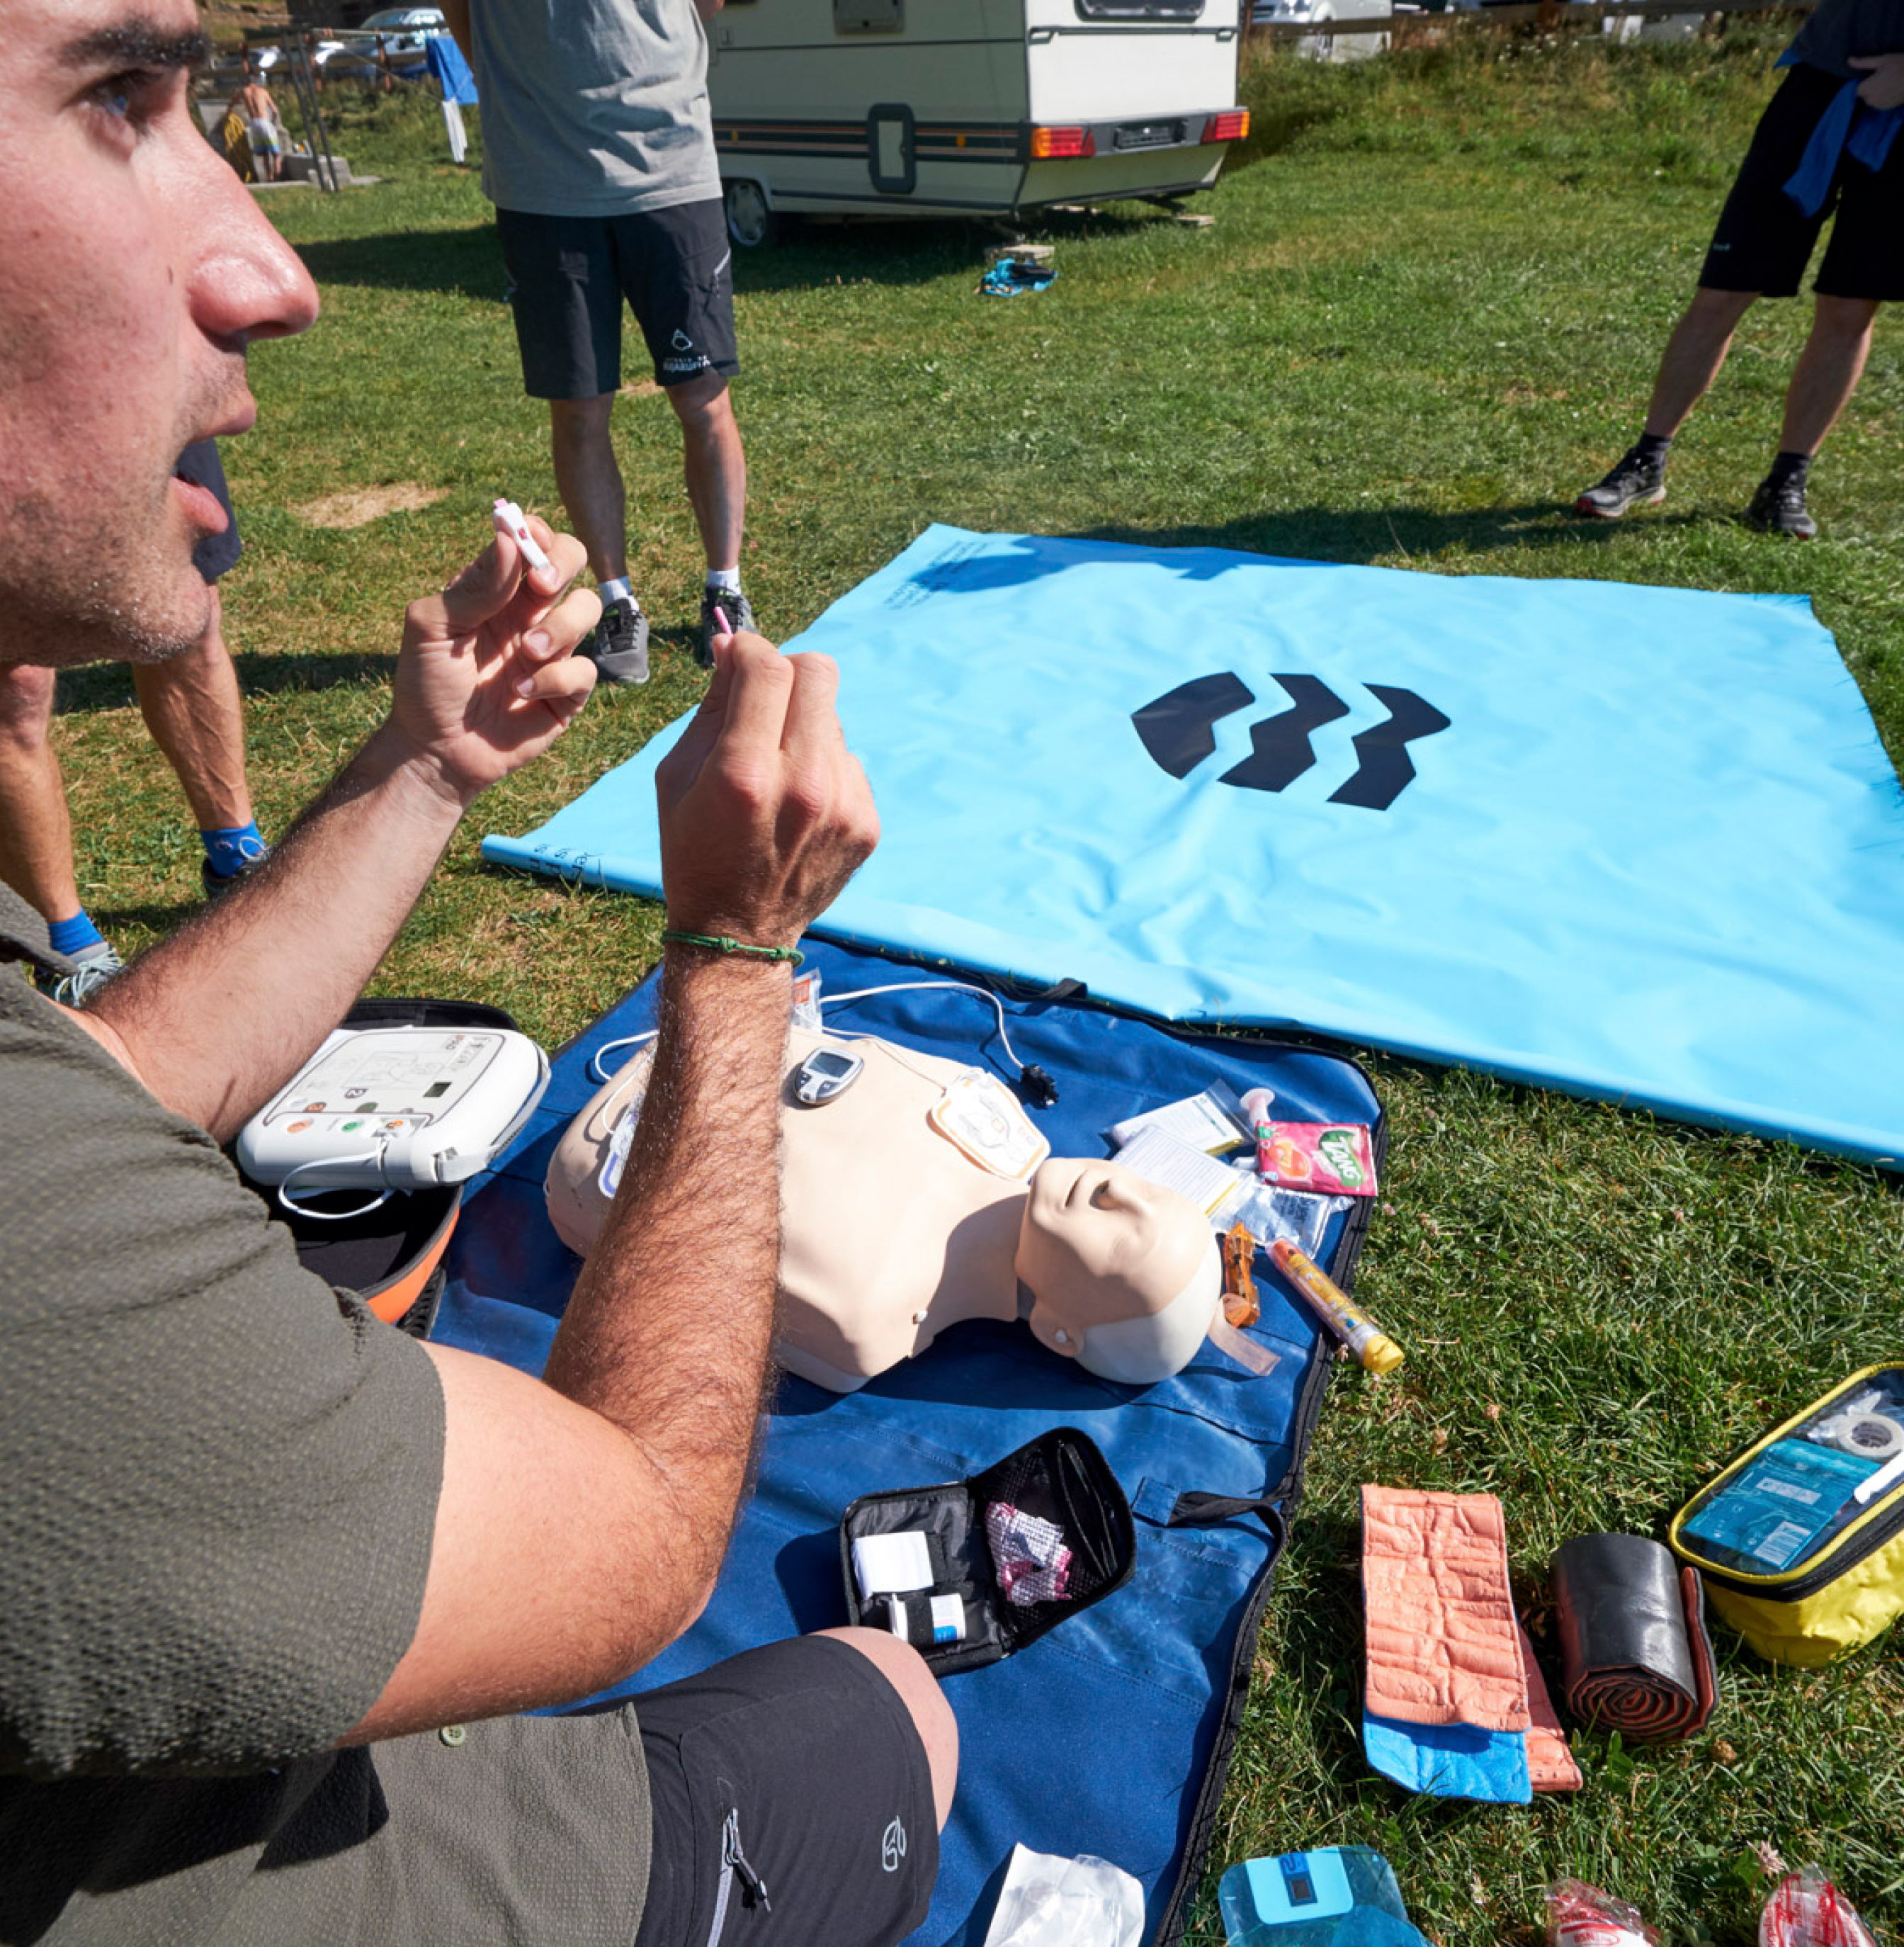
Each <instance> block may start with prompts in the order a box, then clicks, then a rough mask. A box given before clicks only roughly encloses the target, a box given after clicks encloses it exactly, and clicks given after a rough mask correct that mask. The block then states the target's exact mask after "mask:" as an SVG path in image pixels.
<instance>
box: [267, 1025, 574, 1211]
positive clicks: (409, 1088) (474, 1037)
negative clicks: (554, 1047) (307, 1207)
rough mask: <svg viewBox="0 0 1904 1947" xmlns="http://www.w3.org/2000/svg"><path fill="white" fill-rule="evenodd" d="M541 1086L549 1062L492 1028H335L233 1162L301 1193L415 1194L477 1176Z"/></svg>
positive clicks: (525, 1042) (519, 1039)
mask: <svg viewBox="0 0 1904 1947" xmlns="http://www.w3.org/2000/svg"><path fill="white" fill-rule="evenodd" d="M548 1085H549V1057H547V1056H546V1054H543V1052H542V1050H541V1049H540V1048H538V1047H537V1046H536V1044H535V1043H534V1042H533V1041H531V1040H530V1039H529V1037H528V1036H527V1035H524V1034H518V1033H515V1032H513V1031H512V1030H510V1029H500V1028H431V1027H387V1028H339V1029H337V1030H336V1032H334V1033H333V1034H332V1035H329V1037H328V1038H327V1039H326V1041H325V1042H324V1045H323V1046H322V1047H321V1048H319V1049H318V1051H317V1054H315V1055H314V1056H313V1057H311V1060H310V1062H309V1063H308V1064H307V1065H306V1066H305V1067H304V1069H303V1071H302V1072H301V1073H300V1074H299V1075H298V1077H297V1079H296V1080H295V1081H294V1082H292V1084H291V1085H290V1086H289V1088H286V1089H285V1090H284V1091H283V1093H282V1094H280V1095H279V1096H278V1097H277V1099H276V1100H274V1101H273V1102H272V1103H271V1104H270V1106H269V1107H267V1108H265V1109H264V1110H261V1111H260V1113H258V1114H257V1115H255V1116H253V1117H252V1119H251V1120H250V1121H249V1122H247V1123H246V1125H245V1126H244V1128H243V1131H241V1132H240V1135H239V1138H238V1162H239V1166H240V1168H241V1169H243V1171H244V1172H245V1173H246V1175H247V1176H249V1177H251V1178H252V1179H253V1180H254V1181H257V1182H259V1183H273V1184H276V1183H283V1181H285V1180H286V1178H288V1177H290V1176H292V1175H294V1174H295V1176H296V1178H297V1181H298V1188H299V1189H300V1190H306V1189H312V1190H315V1189H326V1188H333V1189H334V1188H338V1187H343V1186H346V1185H352V1184H376V1185H380V1186H382V1187H384V1188H385V1189H390V1190H422V1189H427V1188H428V1187H431V1186H433V1185H435V1184H444V1183H461V1182H462V1181H465V1179H466V1178H469V1177H472V1176H474V1175H475V1174H476V1173H477V1172H478V1170H481V1169H485V1168H487V1165H489V1163H490V1161H491V1160H492V1159H493V1158H494V1157H495V1156H496V1154H497V1153H498V1152H499V1151H500V1150H502V1149H503V1148H504V1147H505V1146H506V1145H507V1144H508V1142H509V1141H510V1139H511V1138H512V1137H513V1136H514V1135H515V1133H516V1131H518V1129H520V1128H521V1127H522V1125H523V1124H524V1122H527V1120H528V1118H529V1114H530V1110H533V1108H534V1107H535V1106H536V1104H537V1103H538V1102H539V1101H540V1100H542V1091H543V1090H544V1089H545V1088H547V1087H548Z"/></svg>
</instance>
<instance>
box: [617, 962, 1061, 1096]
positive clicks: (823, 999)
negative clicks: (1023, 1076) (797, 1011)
mask: <svg viewBox="0 0 1904 1947" xmlns="http://www.w3.org/2000/svg"><path fill="white" fill-rule="evenodd" d="M928 987H949V988H951V989H954V991H956V992H959V993H961V994H976V995H978V998H980V999H981V1001H991V1004H992V1011H993V1013H994V1014H997V1017H998V1039H1000V1042H1003V1044H1004V1048H1005V1053H1006V1056H1007V1057H1008V1058H1009V1060H1010V1061H1011V1063H1012V1066H1013V1067H1015V1068H1016V1069H1018V1070H1019V1071H1020V1072H1021V1073H1022V1072H1023V1070H1024V1068H1025V1063H1023V1062H1022V1061H1021V1060H1018V1050H1017V1049H1016V1048H1014V1047H1012V1038H1011V1036H1010V1035H1009V1034H1007V1033H1006V1031H1005V1005H1004V1003H1003V1001H1000V999H999V998H998V996H997V995H996V994H994V992H992V991H991V989H990V988H989V987H978V986H974V985H973V984H972V982H971V981H969V980H895V981H892V983H889V985H888V986H883V987H855V988H853V989H852V990H851V991H850V992H847V993H844V994H825V993H823V994H822V995H821V996H820V1007H821V1011H822V1012H823V1013H824V1011H826V1009H827V1008H838V1007H843V1006H844V1005H845V1003H846V1002H847V1001H864V1000H867V999H869V998H871V996H872V995H875V994H916V993H919V992H922V991H923V989H926V988H928ZM660 1032H661V1030H660V1029H659V1028H648V1029H644V1030H643V1031H642V1032H641V1033H640V1034H632V1035H622V1036H621V1037H620V1039H618V1040H615V1041H605V1042H603V1043H602V1044H601V1046H600V1047H599V1048H597V1049H596V1050H595V1053H594V1054H592V1055H591V1056H590V1057H589V1080H590V1081H591V1082H606V1081H607V1079H608V1070H607V1069H606V1068H605V1067H604V1066H602V1063H603V1061H604V1058H605V1057H607V1056H609V1055H610V1054H614V1051H616V1050H617V1048H638V1047H640V1045H641V1044H642V1042H650V1041H652V1040H654V1037H655V1036H656V1035H657V1034H659V1033H660ZM873 1038H874V1037H873V1031H872V1029H870V1028H869V1029H865V1030H864V1031H863V1032H861V1033H859V1034H858V1035H854V1034H852V1033H851V1032H850V1031H849V1032H848V1039H851V1040H856V1041H870V1040H872V1039H873Z"/></svg>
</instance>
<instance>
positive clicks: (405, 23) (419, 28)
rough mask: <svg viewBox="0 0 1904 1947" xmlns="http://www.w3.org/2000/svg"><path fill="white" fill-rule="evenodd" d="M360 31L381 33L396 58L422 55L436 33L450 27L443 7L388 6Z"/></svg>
mask: <svg viewBox="0 0 1904 1947" xmlns="http://www.w3.org/2000/svg"><path fill="white" fill-rule="evenodd" d="M357 31H358V32H359V33H365V34H381V35H382V36H383V37H384V45H385V47H386V48H388V49H389V51H390V52H391V54H392V55H393V56H394V55H397V54H421V53H422V51H423V48H424V44H425V42H427V41H428V39H429V38H430V36H431V35H432V34H441V33H447V32H448V31H449V27H448V23H447V22H446V21H445V20H444V17H443V9H442V8H440V7H386V8H384V9H383V11H382V12H381V13H378V14H370V15H369V17H367V18H366V19H365V20H363V21H361V22H360V23H359V24H358V29H357Z"/></svg>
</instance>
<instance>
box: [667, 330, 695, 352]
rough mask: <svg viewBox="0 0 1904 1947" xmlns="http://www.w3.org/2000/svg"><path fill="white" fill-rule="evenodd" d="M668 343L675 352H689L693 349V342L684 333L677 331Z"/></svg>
mask: <svg viewBox="0 0 1904 1947" xmlns="http://www.w3.org/2000/svg"><path fill="white" fill-rule="evenodd" d="M669 342H670V343H671V344H672V345H673V346H674V348H675V350H676V351H693V350H694V340H693V339H691V338H690V337H689V336H688V334H687V333H686V332H685V331H680V330H677V331H676V332H675V335H674V336H673V338H672V339H670V340H669Z"/></svg>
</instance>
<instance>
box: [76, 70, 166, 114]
mask: <svg viewBox="0 0 1904 1947" xmlns="http://www.w3.org/2000/svg"><path fill="white" fill-rule="evenodd" d="M154 79H155V77H154V76H152V75H150V74H147V73H145V72H144V70H138V69H129V70H127V72H126V73H124V74H115V75H110V76H107V79H105V80H104V81H102V82H100V83H99V84H98V85H97V86H96V87H95V88H94V89H93V90H92V91H91V99H92V104H93V106H94V107H95V108H97V109H99V110H101V111H102V112H103V113H106V114H107V115H110V116H112V117H113V119H115V120H116V121H121V122H124V121H129V120H130V119H132V117H133V116H134V114H136V113H137V112H138V108H139V106H140V104H141V100H142V99H143V98H144V96H145V95H146V94H147V93H149V91H150V89H151V87H152V85H153V81H154Z"/></svg>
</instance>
